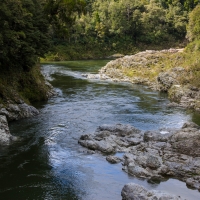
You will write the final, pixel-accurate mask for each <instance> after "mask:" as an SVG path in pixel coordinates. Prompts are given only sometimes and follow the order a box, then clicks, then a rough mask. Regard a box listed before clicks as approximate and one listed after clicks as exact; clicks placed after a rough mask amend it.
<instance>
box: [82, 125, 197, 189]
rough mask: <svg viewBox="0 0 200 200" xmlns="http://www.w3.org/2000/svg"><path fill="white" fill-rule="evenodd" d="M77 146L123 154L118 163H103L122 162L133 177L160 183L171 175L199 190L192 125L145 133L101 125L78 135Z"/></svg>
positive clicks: (127, 128) (195, 145)
mask: <svg viewBox="0 0 200 200" xmlns="http://www.w3.org/2000/svg"><path fill="white" fill-rule="evenodd" d="M79 144H81V145H82V146H84V147H86V148H88V149H91V150H95V151H99V152H101V153H103V154H106V155H108V154H109V155H110V154H111V155H113V154H114V153H117V152H124V153H125V154H124V156H123V159H121V160H120V158H116V157H114V156H108V157H107V160H108V161H109V162H111V163H117V162H120V161H122V162H123V170H124V171H126V172H127V173H129V174H131V175H133V176H136V177H141V178H146V179H149V180H160V181H161V180H162V179H163V178H164V177H165V176H172V177H175V178H178V179H181V180H183V181H185V182H186V183H187V185H189V186H191V187H194V188H197V189H199V190H200V178H199V177H200V127H199V126H197V125H196V124H194V123H185V124H184V125H183V127H182V128H181V129H179V130H170V129H169V130H168V129H167V130H159V131H146V132H142V131H140V130H138V129H136V128H135V127H132V126H130V125H121V124H117V125H113V126H112V125H103V126H100V127H99V128H98V129H97V130H96V132H95V133H94V134H87V135H82V136H81V137H80V140H79Z"/></svg>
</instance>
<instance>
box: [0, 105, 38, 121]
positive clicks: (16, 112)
mask: <svg viewBox="0 0 200 200" xmlns="http://www.w3.org/2000/svg"><path fill="white" fill-rule="evenodd" d="M0 114H1V115H5V116H6V117H7V119H8V121H13V120H19V119H22V118H27V117H33V116H35V115H38V114H39V111H38V110H37V109H36V108H35V107H33V106H30V105H28V104H26V103H22V104H8V105H7V106H6V107H5V108H4V107H3V108H1V109H0Z"/></svg>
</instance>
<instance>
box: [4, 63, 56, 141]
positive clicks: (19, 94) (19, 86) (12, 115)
mask: <svg viewBox="0 0 200 200" xmlns="http://www.w3.org/2000/svg"><path fill="white" fill-rule="evenodd" d="M52 95H54V91H53V88H52V86H51V85H50V84H49V83H48V82H47V81H46V80H45V79H44V77H43V75H42V74H41V72H40V66H39V65H36V66H34V67H32V68H31V69H30V70H29V71H24V70H21V71H20V70H19V69H18V70H17V69H16V71H13V70H5V71H2V72H1V74H0V119H1V120H0V130H1V132H0V142H1V143H3V144H9V143H10V141H11V140H12V138H14V137H13V136H11V135H10V133H9V128H8V125H7V121H13V120H19V119H22V118H27V117H32V116H35V115H37V114H39V111H38V110H37V109H36V108H35V107H33V106H32V105H31V103H33V102H35V101H45V100H47V99H48V98H49V97H50V96H52Z"/></svg>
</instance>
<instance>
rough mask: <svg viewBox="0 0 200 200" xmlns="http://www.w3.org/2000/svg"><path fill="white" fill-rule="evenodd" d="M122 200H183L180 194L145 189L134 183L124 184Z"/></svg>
mask: <svg viewBox="0 0 200 200" xmlns="http://www.w3.org/2000/svg"><path fill="white" fill-rule="evenodd" d="M121 196H122V200H154V199H155V200H156V199H159V200H169V199H171V200H183V199H182V198H181V197H180V196H175V195H171V194H167V193H164V192H161V191H156V190H147V189H146V188H144V187H142V186H141V185H137V184H134V183H128V184H126V185H125V186H124V187H123V189H122V192H121Z"/></svg>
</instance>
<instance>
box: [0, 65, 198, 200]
mask: <svg viewBox="0 0 200 200" xmlns="http://www.w3.org/2000/svg"><path fill="white" fill-rule="evenodd" d="M105 63H106V61H99V62H98V61H85V62H75V61H73V62H65V63H60V64H59V65H54V64H52V65H45V66H43V68H42V70H43V73H45V75H46V77H49V78H50V80H51V81H52V84H53V86H54V87H55V88H56V91H57V92H58V96H56V97H54V98H52V99H51V100H49V101H48V102H47V103H46V104H41V105H37V106H38V108H40V109H41V114H40V115H38V116H37V117H35V118H30V119H25V120H21V121H20V122H13V123H11V124H10V129H11V132H12V133H13V134H15V135H18V136H21V137H22V138H24V141H21V142H19V143H18V144H16V145H13V146H12V148H8V149H4V153H2V155H3V157H0V169H1V173H0V188H1V189H0V195H1V197H2V198H4V199H16V196H17V197H19V199H20V198H21V199H47V200H50V199H79V200H80V199H81V200H82V199H83V200H94V199H95V200H102V199H104V200H108V199H115V200H119V199H121V194H120V193H121V189H122V187H123V186H124V184H126V183H128V182H134V183H137V184H141V185H143V186H144V187H146V188H148V189H156V190H162V191H165V192H170V193H174V194H177V195H181V196H183V197H185V198H187V199H189V200H197V199H200V193H199V192H198V191H196V190H190V189H188V188H187V187H186V185H185V183H183V182H181V181H178V180H175V179H169V180H167V181H166V182H161V183H160V184H152V183H148V182H147V181H146V180H144V179H137V178H135V177H133V176H129V175H128V174H126V173H125V172H124V171H122V169H121V168H122V166H121V164H114V165H111V164H110V163H108V162H107V161H106V160H105V157H103V156H101V155H96V154H94V155H93V154H91V155H90V154H87V153H85V149H84V148H82V147H81V146H79V145H78V144H77V140H78V138H79V137H80V135H81V134H86V133H93V132H94V131H95V129H96V128H97V127H98V126H100V125H102V124H116V123H122V124H131V125H133V126H135V127H137V128H139V129H142V130H157V129H160V128H180V127H181V126H182V125H183V123H184V122H186V121H192V120H196V121H198V117H199V115H197V114H195V115H194V114H193V113H186V112H185V111H184V110H179V109H176V108H168V107H167V106H166V105H167V103H168V100H167V99H166V95H165V94H160V93H158V92H153V91H151V90H148V89H147V88H144V87H141V86H132V85H130V84H125V83H124V84H119V83H111V82H98V81H88V80H86V79H84V78H82V77H81V74H82V73H86V72H94V73H96V72H97V71H98V69H99V68H100V67H101V66H103V65H105ZM163 131H164V130H163ZM116 156H119V157H122V156H123V154H122V153H118V154H116ZM19 166H20V167H19ZM18 167H19V168H18ZM8 191H9V192H8Z"/></svg>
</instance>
